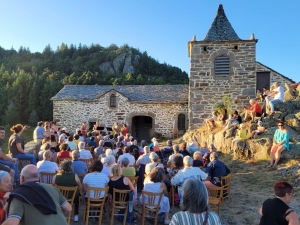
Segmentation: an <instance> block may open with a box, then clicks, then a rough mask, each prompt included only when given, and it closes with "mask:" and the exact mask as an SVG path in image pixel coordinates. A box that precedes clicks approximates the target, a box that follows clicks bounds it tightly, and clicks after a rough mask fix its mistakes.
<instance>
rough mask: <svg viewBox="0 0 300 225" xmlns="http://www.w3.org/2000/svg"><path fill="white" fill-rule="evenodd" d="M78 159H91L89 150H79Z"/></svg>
mask: <svg viewBox="0 0 300 225" xmlns="http://www.w3.org/2000/svg"><path fill="white" fill-rule="evenodd" d="M79 152H80V158H79V159H92V158H93V156H92V154H91V152H90V151H89V150H85V149H80V150H79Z"/></svg>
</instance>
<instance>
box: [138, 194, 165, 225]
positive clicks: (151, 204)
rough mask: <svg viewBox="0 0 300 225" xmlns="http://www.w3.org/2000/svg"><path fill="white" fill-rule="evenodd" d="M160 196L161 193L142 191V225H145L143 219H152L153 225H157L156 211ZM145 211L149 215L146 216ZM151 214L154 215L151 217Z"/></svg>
mask: <svg viewBox="0 0 300 225" xmlns="http://www.w3.org/2000/svg"><path fill="white" fill-rule="evenodd" d="M162 196H163V194H162V193H160V194H157V193H152V192H147V191H142V204H143V206H142V225H144V224H145V218H154V225H157V217H158V210H159V206H160V201H161V199H162ZM157 199H158V201H157ZM147 211H148V213H149V215H146V212H147ZM152 214H154V216H152Z"/></svg>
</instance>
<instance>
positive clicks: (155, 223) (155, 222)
mask: <svg viewBox="0 0 300 225" xmlns="http://www.w3.org/2000/svg"><path fill="white" fill-rule="evenodd" d="M154 215H155V219H154V225H157V217H158V211H157V212H155V214H154Z"/></svg>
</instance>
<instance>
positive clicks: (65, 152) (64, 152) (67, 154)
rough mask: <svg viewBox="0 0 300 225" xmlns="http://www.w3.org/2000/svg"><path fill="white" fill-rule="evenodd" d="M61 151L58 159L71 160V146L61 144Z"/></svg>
mask: <svg viewBox="0 0 300 225" xmlns="http://www.w3.org/2000/svg"><path fill="white" fill-rule="evenodd" d="M59 149H60V151H59V152H58V153H57V158H65V159H68V158H71V153H70V151H69V145H68V144H67V143H65V144H61V145H60V146H59Z"/></svg>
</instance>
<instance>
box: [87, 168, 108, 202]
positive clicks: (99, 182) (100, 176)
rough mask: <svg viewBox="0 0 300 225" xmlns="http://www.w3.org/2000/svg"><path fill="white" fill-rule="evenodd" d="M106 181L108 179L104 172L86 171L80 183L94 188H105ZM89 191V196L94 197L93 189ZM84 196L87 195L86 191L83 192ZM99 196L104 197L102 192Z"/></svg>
mask: <svg viewBox="0 0 300 225" xmlns="http://www.w3.org/2000/svg"><path fill="white" fill-rule="evenodd" d="M108 181H109V178H108V176H107V175H106V174H104V173H102V172H101V173H97V172H94V173H88V174H87V175H85V177H84V178H83V181H82V183H83V184H85V185H87V186H90V187H94V188H105V187H106V184H107V183H108ZM90 193H91V195H90V197H91V198H94V191H91V192H90ZM85 197H87V193H86V194H85ZM100 197H101V198H103V197H104V192H103V193H101V196H100Z"/></svg>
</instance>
